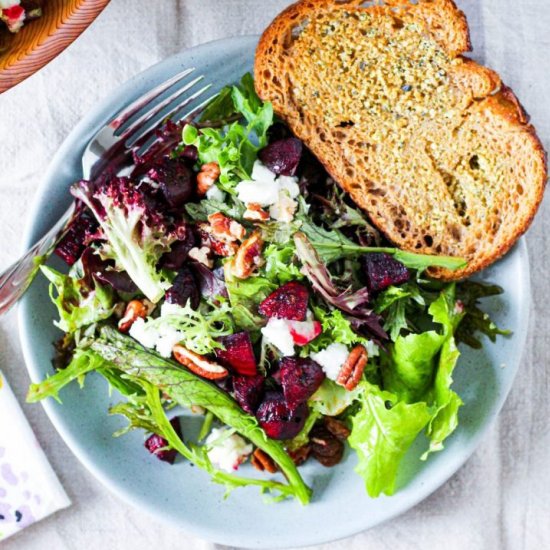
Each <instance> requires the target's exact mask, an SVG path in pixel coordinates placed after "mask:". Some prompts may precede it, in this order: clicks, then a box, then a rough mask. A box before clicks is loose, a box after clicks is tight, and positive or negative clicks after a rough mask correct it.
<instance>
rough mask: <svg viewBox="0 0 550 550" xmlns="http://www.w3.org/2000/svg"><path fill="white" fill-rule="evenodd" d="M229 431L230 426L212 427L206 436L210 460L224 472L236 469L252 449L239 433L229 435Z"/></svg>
mask: <svg viewBox="0 0 550 550" xmlns="http://www.w3.org/2000/svg"><path fill="white" fill-rule="evenodd" d="M230 431H232V429H231V428H214V429H213V430H212V431H211V432H210V435H209V436H208V437H207V438H206V445H207V446H209V447H210V449H209V450H208V451H207V455H208V458H209V459H210V462H212V464H213V465H214V466H217V467H218V468H220V469H221V470H225V471H226V472H233V471H234V470H237V469H238V468H239V466H240V465H241V464H242V463H243V462H244V461H245V460H246V457H247V456H248V455H249V454H250V453H251V452H252V450H253V449H252V445H251V444H250V443H246V441H245V440H244V439H243V438H242V437H241V436H240V435H238V434H236V433H233V434H231V435H229V433H228V432H230Z"/></svg>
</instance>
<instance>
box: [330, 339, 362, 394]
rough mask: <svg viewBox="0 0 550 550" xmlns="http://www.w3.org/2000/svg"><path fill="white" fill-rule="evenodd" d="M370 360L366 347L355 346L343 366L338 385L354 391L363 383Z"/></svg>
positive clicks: (337, 379) (337, 380)
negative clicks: (364, 373)
mask: <svg viewBox="0 0 550 550" xmlns="http://www.w3.org/2000/svg"><path fill="white" fill-rule="evenodd" d="M368 360H369V356H368V354H367V350H366V348H365V346H362V345H361V344H359V345H357V346H355V347H354V348H353V349H352V350H351V352H350V354H349V355H348V358H347V359H346V362H345V363H344V364H343V365H342V368H341V369H340V372H339V373H338V377H337V378H336V383H337V384H340V386H344V388H346V390H348V391H351V390H353V389H354V388H355V387H357V384H359V382H360V381H361V377H362V376H363V371H364V370H365V367H366V366H367V361H368Z"/></svg>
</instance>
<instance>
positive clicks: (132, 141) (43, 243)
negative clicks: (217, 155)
mask: <svg viewBox="0 0 550 550" xmlns="http://www.w3.org/2000/svg"><path fill="white" fill-rule="evenodd" d="M204 78H205V77H204V76H203V75H199V76H195V69H192V68H190V69H185V70H184V71H182V72H180V73H178V74H176V75H174V76H173V77H171V78H169V79H168V80H165V81H164V82H162V83H161V84H159V85H158V86H156V87H155V88H153V89H151V90H149V91H147V92H145V93H144V94H143V95H142V96H141V97H139V98H138V99H136V100H135V101H133V102H132V103H130V104H129V105H128V106H126V107H125V108H124V109H123V110H121V111H120V112H118V113H117V114H116V115H115V116H114V117H113V118H112V119H110V120H109V122H107V123H106V124H105V125H104V126H103V127H102V128H101V129H100V130H99V131H98V132H97V133H96V134H95V135H94V136H93V137H92V139H91V140H90V141H89V142H88V144H87V145H86V148H85V149H84V153H83V154H82V174H83V177H84V179H91V178H96V177H98V176H100V175H101V174H102V173H103V172H104V171H105V170H106V169H107V167H109V168H110V169H111V168H112V163H111V161H113V160H116V161H117V162H119V163H120V164H121V165H122V164H124V166H125V167H129V166H131V165H132V164H133V159H134V155H136V154H137V155H138V156H142V155H144V154H145V153H147V152H148V151H150V150H151V148H152V147H153V146H155V145H156V144H158V143H159V141H160V138H159V137H158V136H157V135H156V130H158V129H159V127H160V126H161V125H162V124H163V122H164V121H165V120H166V119H168V118H171V117H172V120H173V121H174V122H180V121H182V120H192V118H193V115H196V114H197V112H199V111H200V110H201V109H203V108H204V106H205V105H206V104H207V103H209V102H210V101H211V100H212V99H214V97H216V95H217V94H214V95H210V96H209V97H208V98H207V99H203V98H204V94H205V93H206V92H207V91H208V90H209V89H210V88H211V87H212V84H205V81H204ZM201 84H202V86H201V87H199V85H201ZM165 92H166V95H165V96H164V97H163V95H164V94H165ZM156 100H159V101H158V102H157V101H156ZM201 100H202V101H201ZM74 213H75V203H74V201H73V203H72V204H71V206H70V207H69V209H68V210H67V211H66V212H65V213H64V214H63V215H62V216H61V218H60V219H59V220H58V222H57V223H56V224H55V225H54V226H53V227H52V228H51V229H50V230H49V231H48V232H47V233H46V234H45V235H44V236H43V237H42V238H41V239H40V240H39V241H37V242H36V243H35V244H34V245H33V246H32V247H31V248H30V249H29V250H28V251H27V252H26V253H25V254H24V255H23V256H22V257H21V258H19V260H17V261H16V262H15V263H13V264H12V265H11V266H10V267H8V268H7V269H6V270H5V271H4V272H3V273H2V274H0V315H2V314H4V313H6V312H7V311H8V310H9V309H10V308H11V307H12V306H13V305H14V304H15V303H16V302H17V301H18V300H19V298H21V296H23V294H24V293H25V291H26V290H27V289H28V287H29V285H30V284H31V283H32V281H33V279H34V277H35V275H36V273H37V272H38V268H39V266H40V265H41V264H42V263H44V261H45V260H46V259H47V258H48V256H50V254H51V253H52V252H53V251H54V249H55V247H56V245H57V243H59V241H60V240H61V239H62V238H63V236H64V235H65V233H66V231H67V228H68V224H69V221H70V220H71V218H72V216H73V214H74Z"/></svg>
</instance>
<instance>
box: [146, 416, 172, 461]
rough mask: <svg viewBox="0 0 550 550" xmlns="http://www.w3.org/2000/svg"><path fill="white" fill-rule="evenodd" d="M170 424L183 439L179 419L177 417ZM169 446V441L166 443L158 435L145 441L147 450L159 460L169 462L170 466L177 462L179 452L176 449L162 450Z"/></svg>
mask: <svg viewBox="0 0 550 550" xmlns="http://www.w3.org/2000/svg"><path fill="white" fill-rule="evenodd" d="M170 424H172V428H174V430H176V433H177V434H178V436H179V437H181V427H180V423H179V420H178V417H177V416H176V417H174V418H172V420H170ZM167 445H168V441H166V439H164V437H161V436H160V435H157V434H153V435H151V436H149V437H148V438H147V439H146V440H145V448H146V449H147V450H148V451H149V452H150V453H151V454H153V455H155V456H156V457H157V458H158V459H159V460H162V461H164V462H168V463H170V464H174V460H176V456H177V454H178V451H176V449H164V450H161V449H162V448H163V447H166V446H167Z"/></svg>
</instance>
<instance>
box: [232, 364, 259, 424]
mask: <svg viewBox="0 0 550 550" xmlns="http://www.w3.org/2000/svg"><path fill="white" fill-rule="evenodd" d="M264 380H265V379H264V377H263V376H261V375H259V374H257V375H256V376H235V377H234V378H233V392H234V394H235V400H236V401H237V403H238V404H239V405H240V406H241V407H242V408H243V410H244V411H246V412H247V413H249V414H255V413H256V410H257V408H258V405H259V404H260V401H261V400H262V397H263V393H264Z"/></svg>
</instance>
